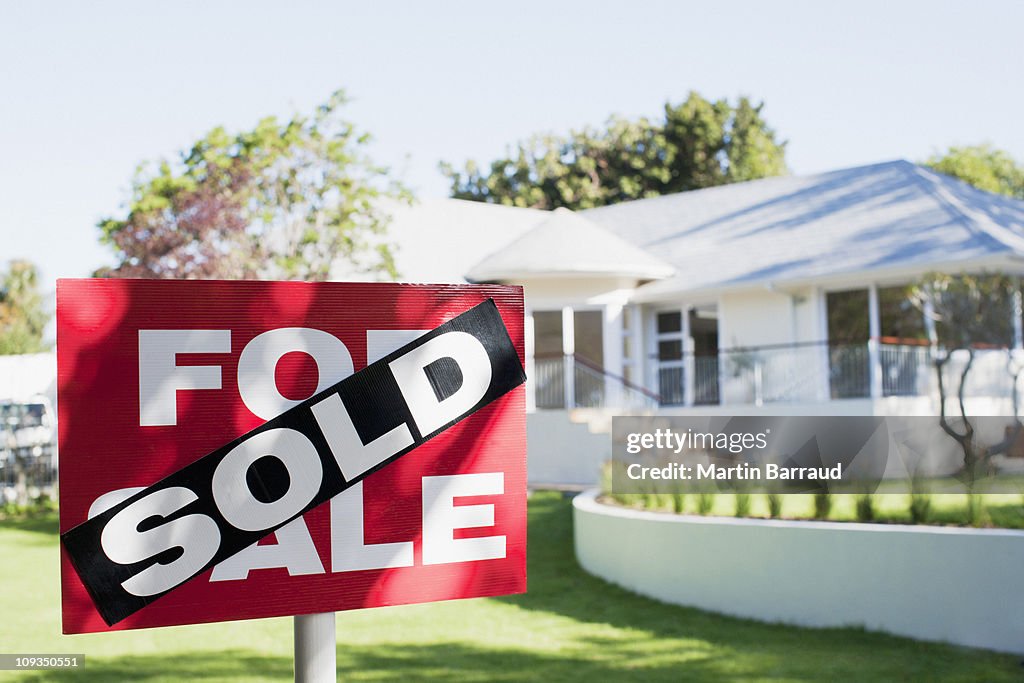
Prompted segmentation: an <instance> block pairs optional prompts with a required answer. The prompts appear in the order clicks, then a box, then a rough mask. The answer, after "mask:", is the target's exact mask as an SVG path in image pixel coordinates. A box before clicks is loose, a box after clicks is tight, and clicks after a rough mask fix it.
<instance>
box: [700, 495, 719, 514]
mask: <svg viewBox="0 0 1024 683" xmlns="http://www.w3.org/2000/svg"><path fill="white" fill-rule="evenodd" d="M714 507H715V494H713V493H706V492H705V493H698V494H697V514H698V515H706V514H708V513H710V512H711V510H712V509H713V508H714Z"/></svg>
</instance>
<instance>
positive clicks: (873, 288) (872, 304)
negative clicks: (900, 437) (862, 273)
mask: <svg viewBox="0 0 1024 683" xmlns="http://www.w3.org/2000/svg"><path fill="white" fill-rule="evenodd" d="M881 336H882V322H881V312H880V309H879V305H878V286H877V285H875V284H874V283H872V284H871V285H870V286H869V287H868V368H869V372H870V375H869V377H868V382H869V383H868V386H869V393H870V396H871V398H881V397H882V394H883V388H882V346H881V343H882V340H881Z"/></svg>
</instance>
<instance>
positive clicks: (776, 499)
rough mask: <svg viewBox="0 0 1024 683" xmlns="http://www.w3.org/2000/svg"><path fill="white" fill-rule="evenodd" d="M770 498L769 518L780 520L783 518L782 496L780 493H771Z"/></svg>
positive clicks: (768, 496)
mask: <svg viewBox="0 0 1024 683" xmlns="http://www.w3.org/2000/svg"><path fill="white" fill-rule="evenodd" d="M767 498H768V516H769V517H771V518H772V519H778V518H779V517H781V516H782V495H781V494H779V493H769V494H768V495H767Z"/></svg>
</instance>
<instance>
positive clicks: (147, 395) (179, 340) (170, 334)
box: [139, 330, 231, 427]
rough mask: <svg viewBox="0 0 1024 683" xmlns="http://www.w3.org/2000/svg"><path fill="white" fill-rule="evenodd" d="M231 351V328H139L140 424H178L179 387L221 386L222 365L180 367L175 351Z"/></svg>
mask: <svg viewBox="0 0 1024 683" xmlns="http://www.w3.org/2000/svg"><path fill="white" fill-rule="evenodd" d="M230 352H231V330H139V425H140V426H142V427H153V426H158V425H174V424H178V408H177V400H176V399H177V391H178V390H180V389H220V367H218V366H216V365H193V366H184V367H181V366H178V365H177V364H176V362H175V354H179V353H230Z"/></svg>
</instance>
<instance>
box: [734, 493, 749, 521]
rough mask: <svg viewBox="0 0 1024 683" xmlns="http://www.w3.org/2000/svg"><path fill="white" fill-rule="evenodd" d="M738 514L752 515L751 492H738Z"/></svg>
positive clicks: (741, 515) (742, 515)
mask: <svg viewBox="0 0 1024 683" xmlns="http://www.w3.org/2000/svg"><path fill="white" fill-rule="evenodd" d="M736 516H737V517H749V516H750V494H749V493H743V492H740V493H737V494H736Z"/></svg>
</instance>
